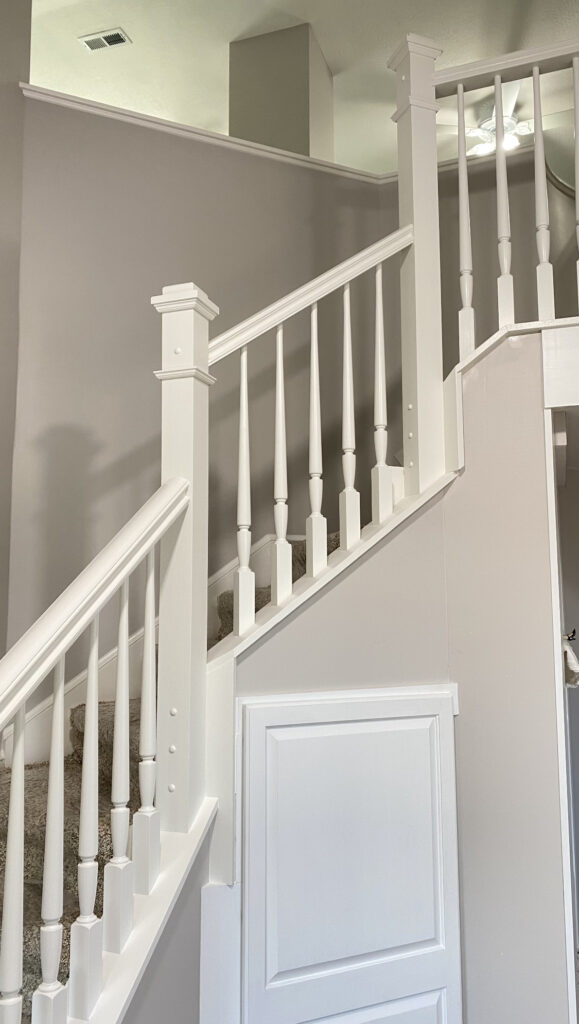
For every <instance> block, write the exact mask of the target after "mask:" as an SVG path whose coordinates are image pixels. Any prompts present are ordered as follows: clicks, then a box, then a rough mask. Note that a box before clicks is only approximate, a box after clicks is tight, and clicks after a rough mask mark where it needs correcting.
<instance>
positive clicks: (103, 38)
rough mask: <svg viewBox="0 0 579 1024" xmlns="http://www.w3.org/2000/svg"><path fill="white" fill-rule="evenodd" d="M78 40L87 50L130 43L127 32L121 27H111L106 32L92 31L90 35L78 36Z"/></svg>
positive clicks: (105, 48) (104, 48)
mask: <svg viewBox="0 0 579 1024" xmlns="http://www.w3.org/2000/svg"><path fill="white" fill-rule="evenodd" d="M80 42H81V43H82V44H83V46H86V48H87V50H107V49H109V47H111V46H121V45H122V44H123V43H130V42H131V40H130V39H129V37H128V35H127V33H126V32H125V30H124V29H122V28H111V29H109V30H108V31H107V32H93V34H92V35H90V36H80Z"/></svg>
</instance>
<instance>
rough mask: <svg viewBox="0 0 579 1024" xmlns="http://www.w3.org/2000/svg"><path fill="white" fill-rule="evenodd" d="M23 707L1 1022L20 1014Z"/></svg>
mask: <svg viewBox="0 0 579 1024" xmlns="http://www.w3.org/2000/svg"><path fill="white" fill-rule="evenodd" d="M24 724H25V713H24V707H22V708H20V710H19V711H18V712H17V714H16V717H15V719H14V735H13V746H12V776H11V779H10V803H9V807H8V834H7V837H6V862H5V865H4V902H3V907H2V935H1V938H0V1022H1V1024H20V1021H21V1018H22V995H21V989H22V926H23V916H24Z"/></svg>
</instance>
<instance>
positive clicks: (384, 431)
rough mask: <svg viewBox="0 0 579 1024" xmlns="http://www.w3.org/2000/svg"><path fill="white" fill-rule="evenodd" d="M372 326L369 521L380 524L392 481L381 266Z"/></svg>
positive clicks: (388, 509)
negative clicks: (372, 451) (388, 460)
mask: <svg viewBox="0 0 579 1024" xmlns="http://www.w3.org/2000/svg"><path fill="white" fill-rule="evenodd" d="M375 278H376V323H375V329H374V345H375V351H374V449H375V451H376V465H375V466H374V468H373V470H372V522H373V523H374V525H375V526H378V525H379V524H380V523H383V522H384V521H385V520H386V519H387V518H388V516H389V515H391V514H392V508H393V505H394V492H393V478H392V470H391V467H390V466H387V465H386V452H387V448H388V412H387V405H386V352H385V347H384V301H383V297H382V265H381V264H379V265H378V266H377V267H376V272H375Z"/></svg>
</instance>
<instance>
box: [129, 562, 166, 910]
mask: <svg viewBox="0 0 579 1024" xmlns="http://www.w3.org/2000/svg"><path fill="white" fill-rule="evenodd" d="M156 755H157V679H156V665H155V552H154V550H153V551H150V552H149V555H148V556H147V579H146V584H145V623H144V630H143V676H142V683H141V723H140V730H139V757H140V762H139V791H140V798H141V806H140V809H139V810H138V811H137V813H136V814H135V815H134V817H133V862H134V865H135V892H138V893H141V894H143V895H147V894H148V893H149V892H150V891H151V889H152V887H153V885H154V884H155V881H156V878H157V875H158V874H159V863H160V852H161V851H160V840H161V833H160V815H159V813H158V811H156V810H155V806H154V803H155V789H156V782H157V763H156Z"/></svg>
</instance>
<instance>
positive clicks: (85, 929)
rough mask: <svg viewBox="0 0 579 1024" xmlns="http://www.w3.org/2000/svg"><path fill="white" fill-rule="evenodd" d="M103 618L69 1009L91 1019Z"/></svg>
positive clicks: (96, 968)
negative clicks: (99, 685)
mask: <svg viewBox="0 0 579 1024" xmlns="http://www.w3.org/2000/svg"><path fill="white" fill-rule="evenodd" d="M98 673H99V624H98V617H97V618H96V619H95V620H94V622H93V623H92V625H91V627H90V639H89V656H88V678H87V684H86V704H85V717H84V742H83V748H82V781H81V793H80V827H79V834H78V855H79V858H80V863H79V865H78V899H79V906H80V914H79V916H78V917H77V919H76V921H75V922H74V924H73V925H72V927H71V931H70V980H69V986H68V987H69V1009H68V1012H69V1014H70V1016H71V1017H78V1018H79V1019H80V1020H88V1018H89V1017H90V1015H91V1013H92V1011H93V1009H94V1005H95V1003H96V1001H97V999H98V997H99V995H100V993H101V989H102V950H103V929H102V921H101V920H100V918H98V917H97V916H96V915H95V912H94V904H95V897H96V889H97V880H98V863H97V860H96V858H97V856H98V848H99V833H98V825H99V816H98V811H99V789H98V769H99V766H98V756H99V755H98V700H99V694H98Z"/></svg>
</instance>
